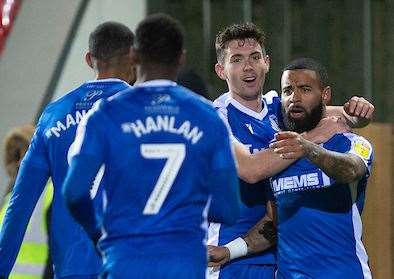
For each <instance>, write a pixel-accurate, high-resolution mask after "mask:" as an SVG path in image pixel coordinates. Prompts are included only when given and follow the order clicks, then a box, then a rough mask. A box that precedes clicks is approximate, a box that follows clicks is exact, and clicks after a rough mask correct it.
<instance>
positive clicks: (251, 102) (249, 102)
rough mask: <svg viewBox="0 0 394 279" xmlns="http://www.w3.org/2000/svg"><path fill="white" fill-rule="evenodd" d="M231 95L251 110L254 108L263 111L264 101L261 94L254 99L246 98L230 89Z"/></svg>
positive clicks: (256, 110) (255, 110)
mask: <svg viewBox="0 0 394 279" xmlns="http://www.w3.org/2000/svg"><path fill="white" fill-rule="evenodd" d="M230 95H231V97H232V98H233V99H234V100H236V101H237V102H238V103H240V104H241V105H243V106H244V107H247V108H248V109H250V110H253V111H254V112H257V113H259V112H261V111H262V110H263V102H262V100H261V99H262V96H261V94H259V95H258V96H257V97H256V98H253V99H245V98H242V97H240V96H239V95H238V94H235V93H233V92H231V91H230Z"/></svg>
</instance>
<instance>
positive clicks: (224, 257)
mask: <svg viewBox="0 0 394 279" xmlns="http://www.w3.org/2000/svg"><path fill="white" fill-rule="evenodd" d="M208 256H209V261H208V266H209V267H217V266H221V265H224V264H225V263H227V262H228V261H230V251H229V250H228V248H227V247H224V246H212V245H208Z"/></svg>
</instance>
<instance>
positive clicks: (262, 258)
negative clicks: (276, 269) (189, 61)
mask: <svg viewBox="0 0 394 279" xmlns="http://www.w3.org/2000/svg"><path fill="white" fill-rule="evenodd" d="M262 102H263V110H262V111H261V112H260V113H256V112H254V111H252V110H250V109H248V108H246V107H244V106H243V105H241V104H240V103H239V102H237V101H236V100H234V99H233V98H232V97H231V96H230V93H225V94H223V95H221V96H220V97H219V98H218V99H216V100H215V101H214V106H215V107H216V108H217V110H218V112H219V114H221V116H222V118H223V119H224V121H225V123H227V125H228V127H229V129H230V130H231V133H232V136H233V137H234V138H235V139H236V140H237V141H239V142H240V143H242V144H243V145H245V146H247V147H248V148H249V151H250V153H254V152H256V151H259V150H263V149H266V148H268V145H269V143H270V142H271V141H272V140H273V138H274V134H275V133H276V132H277V131H278V130H279V127H280V123H281V121H282V120H281V103H280V98H279V97H278V94H277V93H276V92H275V91H270V92H268V93H266V94H265V95H263V98H262ZM257 184H258V185H255V184H249V183H246V182H245V181H243V180H241V179H240V192H241V201H242V204H241V214H240V218H239V219H238V220H237V222H236V224H235V225H232V226H228V225H224V224H216V223H211V224H210V227H209V240H208V244H211V245H224V244H226V243H228V242H230V241H232V240H234V239H235V238H237V237H242V236H243V235H244V234H245V233H246V232H248V231H249V229H251V228H252V227H253V226H254V225H255V224H256V223H257V222H258V221H260V219H261V218H262V217H263V216H264V215H265V214H266V203H267V200H270V199H272V194H271V193H270V187H269V180H263V181H261V182H259V183H257ZM230 264H270V265H273V264H275V255H274V251H273V249H270V250H268V251H266V252H263V253H260V254H257V255H253V256H248V257H243V258H239V259H235V260H233V261H232V262H231V263H230ZM211 277H212V278H213V277H214V276H211Z"/></svg>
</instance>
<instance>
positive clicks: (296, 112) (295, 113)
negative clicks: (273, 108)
mask: <svg viewBox="0 0 394 279" xmlns="http://www.w3.org/2000/svg"><path fill="white" fill-rule="evenodd" d="M305 114H306V112H305V109H304V108H302V107H298V106H297V107H292V108H291V109H290V110H289V115H290V116H291V117H292V118H301V117H304V116H305Z"/></svg>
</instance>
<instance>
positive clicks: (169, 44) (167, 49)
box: [135, 13, 183, 66]
mask: <svg viewBox="0 0 394 279" xmlns="http://www.w3.org/2000/svg"><path fill="white" fill-rule="evenodd" d="M135 34H136V42H135V50H136V52H137V55H138V56H139V59H140V60H141V61H142V62H145V63H151V64H159V65H167V66H174V65H177V64H178V59H179V56H180V55H181V54H182V51H183V28H182V26H181V24H180V23H179V22H178V21H177V20H176V19H174V18H172V17H170V16H168V15H166V14H161V13H159V14H153V15H151V16H148V17H146V18H145V19H144V20H142V21H141V22H140V23H139V24H138V26H137V29H136V32H135Z"/></svg>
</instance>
